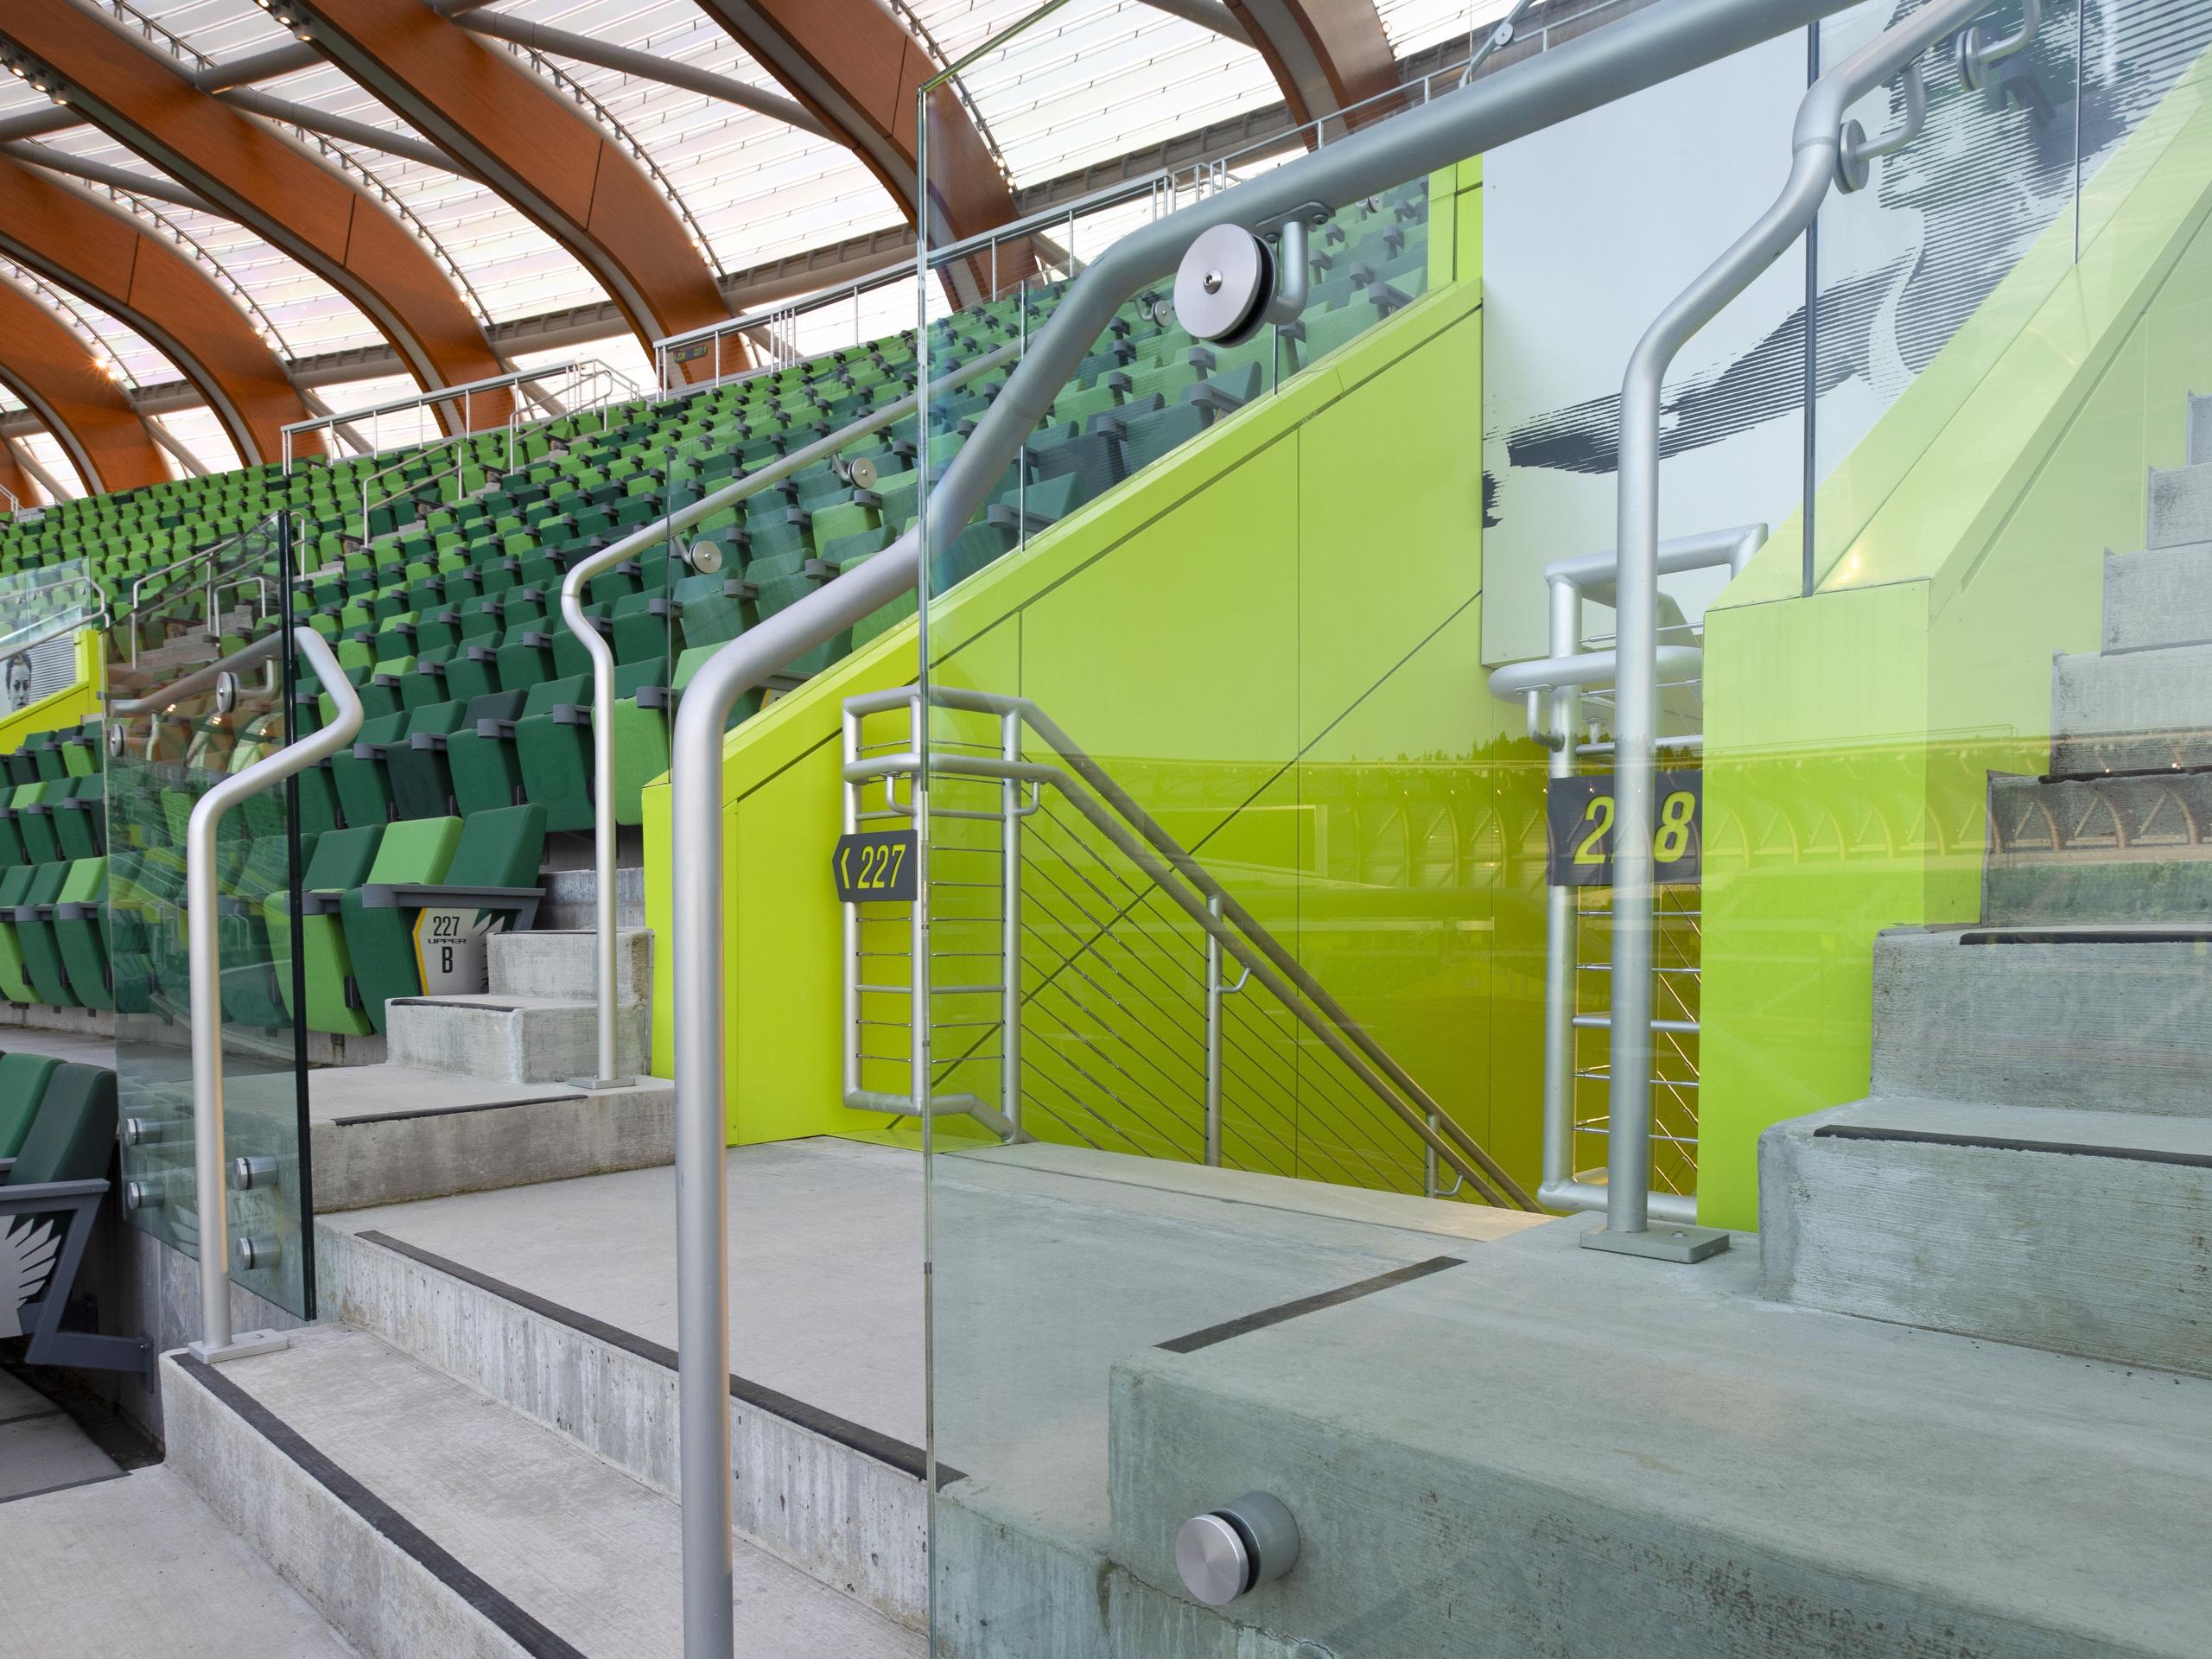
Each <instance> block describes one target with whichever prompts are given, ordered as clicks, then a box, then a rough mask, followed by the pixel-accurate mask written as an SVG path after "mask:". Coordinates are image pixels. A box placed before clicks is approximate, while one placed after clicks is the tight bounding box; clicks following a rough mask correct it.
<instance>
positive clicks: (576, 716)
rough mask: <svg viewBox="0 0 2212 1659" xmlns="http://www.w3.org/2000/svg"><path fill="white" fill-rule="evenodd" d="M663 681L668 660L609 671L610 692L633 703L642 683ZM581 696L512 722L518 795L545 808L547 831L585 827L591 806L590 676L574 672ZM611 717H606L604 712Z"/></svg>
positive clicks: (649, 684) (652, 684)
mask: <svg viewBox="0 0 2212 1659" xmlns="http://www.w3.org/2000/svg"><path fill="white" fill-rule="evenodd" d="M667 682H668V659H667V658H665V657H650V658H645V659H643V660H641V661H639V662H635V663H631V664H626V665H623V666H620V667H618V668H617V669H616V670H615V671H614V696H615V698H616V700H617V701H618V702H619V701H620V700H621V699H623V698H629V699H632V701H634V700H635V699H636V697H637V696H638V694H639V691H640V690H643V689H645V688H646V687H658V686H663V685H665V684H666V683H667ZM564 683H569V684H579V683H580V684H581V685H582V698H581V699H580V700H579V701H577V702H565V703H558V704H556V705H555V706H554V707H553V708H551V709H546V710H543V711H542V712H539V713H535V714H528V713H526V714H525V715H524V717H523V718H522V719H520V720H518V721H516V722H515V756H516V760H518V763H519V764H520V766H521V768H522V787H523V794H524V796H525V797H526V798H528V799H530V800H531V801H533V802H535V803H537V804H538V805H540V806H542V807H543V808H544V809H545V827H546V828H547V829H589V828H590V827H591V826H592V824H593V823H594V813H593V810H592V773H593V765H592V741H591V726H592V720H593V709H592V705H593V696H592V680H591V677H590V676H589V675H579V676H575V677H573V678H571V679H570V680H569V681H566V682H564ZM610 718H611V715H610Z"/></svg>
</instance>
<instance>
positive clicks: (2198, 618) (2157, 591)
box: [2104, 541, 2212, 652]
mask: <svg viewBox="0 0 2212 1659" xmlns="http://www.w3.org/2000/svg"><path fill="white" fill-rule="evenodd" d="M2104 616H2105V629H2104V646H2105V650H2106V651H2107V652H2130V651H2157V650H2160V649H2162V648H2164V647H2165V646H2167V645H2194V644H2201V643H2202V642H2204V641H2206V640H2212V541H2204V542H2184V543H2181V544H2180V545H2178V546H2175V547H2153V548H2145V549H2144V550H2142V551H2140V552H2138V553H2107V555H2106V556H2105V590H2104Z"/></svg>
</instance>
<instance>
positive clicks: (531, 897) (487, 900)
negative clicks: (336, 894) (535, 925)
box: [361, 882, 545, 929]
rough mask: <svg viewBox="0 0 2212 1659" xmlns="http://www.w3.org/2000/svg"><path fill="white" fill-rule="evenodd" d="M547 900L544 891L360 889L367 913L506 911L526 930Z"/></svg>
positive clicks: (405, 885)
mask: <svg viewBox="0 0 2212 1659" xmlns="http://www.w3.org/2000/svg"><path fill="white" fill-rule="evenodd" d="M544 897H545V889H544V888H543V887H435V886H419V887H418V886H416V885H413V884H411V883H404V882H397V883H392V884H391V885H385V884H382V883H378V884H377V885H374V886H371V887H363V888H362V889H361V908H362V909H364V910H427V909H429V908H430V907H431V906H453V907H455V908H467V906H474V907H475V908H476V909H478V910H498V911H505V912H508V913H509V914H511V915H514V916H518V917H519V918H521V922H520V925H521V926H522V927H523V928H524V929H527V928H528V927H529V926H530V925H531V923H532V922H533V921H535V920H536V919H537V906H538V903H539V901H540V900H542V899H543V898H544Z"/></svg>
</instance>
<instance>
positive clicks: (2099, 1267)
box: [1759, 1097, 2212, 1376]
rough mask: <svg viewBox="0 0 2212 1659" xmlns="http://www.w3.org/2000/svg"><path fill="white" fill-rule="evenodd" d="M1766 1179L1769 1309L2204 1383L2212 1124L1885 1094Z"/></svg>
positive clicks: (1785, 1148)
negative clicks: (1790, 1304)
mask: <svg viewBox="0 0 2212 1659" xmlns="http://www.w3.org/2000/svg"><path fill="white" fill-rule="evenodd" d="M1759 1179H1760V1187H1761V1191H1762V1192H1763V1193H1764V1195H1765V1197H1764V1202H1763V1205H1762V1209H1761V1214H1760V1223H1761V1226H1762V1229H1763V1230H1762V1232H1761V1235H1760V1248H1761V1252H1762V1255H1763V1257H1764V1266H1765V1272H1766V1283H1767V1289H1768V1292H1769V1294H1771V1295H1774V1296H1776V1297H1777V1298H1780V1299H1784V1300H1790V1301H1794V1302H1798V1303H1802V1304H1804V1305H1806V1306H1813V1307H1820V1308H1825V1309H1827V1310H1829V1311H1831V1312H1834V1313H1853V1314H1858V1315H1860V1316H1862V1317H1865V1318H1867V1319H1887V1320H1892V1321H1895V1322H1897V1323H1899V1324H1903V1325H1917V1326H1923V1327H1926V1328H1929V1329H1932V1330H1938V1331H1951V1332H1961V1333H1964V1334H1967V1335H1971V1336H1977V1337H1983V1338H1990V1339H1992V1340H1994V1341H1999V1342H2008V1343H2018V1344H2026V1345H2028V1346H2031V1347H2036V1348H2044V1349H2049V1350H2050V1351H2054V1352H2059V1353H2074V1354H2082V1355H2086V1356H2089V1357H2097V1358H2104V1359H2108V1360H2113V1361H2118V1362H2123V1363H2129V1364H2135V1365H2146V1366H2163V1367H2166V1368H2169V1369H2171V1370H2179V1371H2189V1372H2193V1373H2196V1374H2198V1375H2200V1376H2202V1375H2206V1374H2212V1242H2209V1241H2212V1117H2202V1116H2200V1117H2194V1118H2190V1117H2179V1116H2171V1115H2158V1114H2151V1113H2140V1112H2130V1111H2126V1110H2116V1111H2094V1110H2081V1109H2065V1108H2050V1107H2041V1106H2005V1105H1999V1104H1994V1103H1986V1102H1959V1101H1948V1100H1910V1099H1890V1098H1879V1097H1878V1098H1875V1099H1871V1100H1866V1101H1861V1102H1859V1103H1857V1104H1855V1105H1851V1106H1844V1107H1838V1108H1836V1109H1833V1110H1830V1111H1827V1112H1821V1113H1816V1114H1815V1115H1814V1116H1811V1117H1807V1118H1799V1119H1797V1120H1796V1121H1795V1122H1789V1123H1785V1124H1781V1125H1777V1127H1776V1128H1771V1129H1770V1130H1768V1131H1767V1132H1766V1134H1765V1135H1764V1136H1763V1137H1762V1138H1761V1140H1760V1142H1759Z"/></svg>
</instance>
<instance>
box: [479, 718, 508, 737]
mask: <svg viewBox="0 0 2212 1659" xmlns="http://www.w3.org/2000/svg"><path fill="white" fill-rule="evenodd" d="M514 734H515V723H514V721H512V720H480V721H477V722H476V735H477V736H479V737H489V738H494V739H497V738H503V737H512V736H513V735H514Z"/></svg>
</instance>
